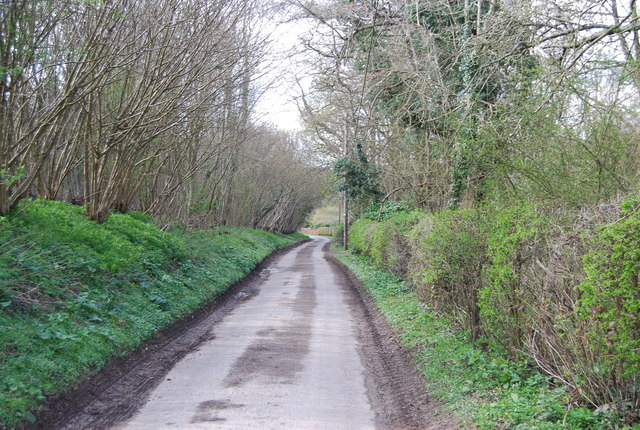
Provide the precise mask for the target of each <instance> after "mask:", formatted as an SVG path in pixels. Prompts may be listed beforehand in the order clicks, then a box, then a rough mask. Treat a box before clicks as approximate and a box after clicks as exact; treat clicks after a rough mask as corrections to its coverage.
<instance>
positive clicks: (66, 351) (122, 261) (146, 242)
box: [0, 200, 302, 428]
mask: <svg viewBox="0 0 640 430" xmlns="http://www.w3.org/2000/svg"><path fill="white" fill-rule="evenodd" d="M151 221H152V219H151V217H149V216H147V215H143V214H141V213H139V212H129V213H128V214H119V213H115V214H113V215H111V216H110V217H109V219H108V220H107V221H105V222H104V223H102V224H98V223H95V222H93V221H91V220H89V219H88V218H87V217H86V216H85V212H84V209H83V208H82V207H80V206H75V205H71V204H68V203H63V202H55V201H46V200H36V201H35V202H32V201H30V200H27V201H23V202H22V203H21V204H20V205H19V206H18V207H17V208H16V209H15V210H14V211H11V212H9V214H7V215H6V216H4V217H3V216H0V286H1V287H2V288H0V327H1V328H2V329H1V330H0V428H13V427H14V426H16V425H18V424H19V423H24V422H28V421H34V420H35V418H36V415H37V411H38V407H39V405H41V404H42V401H43V400H44V399H45V398H46V397H48V396H50V395H52V394H54V393H56V392H59V391H62V390H65V389H69V387H73V386H74V385H75V384H76V383H77V382H78V381H80V380H82V379H84V378H85V377H87V376H88V375H90V374H92V373H94V372H95V371H96V370H98V369H99V368H101V367H102V366H103V365H104V364H105V363H106V362H107V361H108V360H109V359H111V358H113V357H115V356H121V355H124V354H126V353H127V352H129V351H131V350H133V349H134V348H136V346H138V345H139V344H140V343H141V342H142V341H143V340H144V339H146V338H148V337H150V336H151V335H153V334H154V333H156V332H157V331H158V330H160V329H162V328H164V327H167V326H168V325H169V324H170V323H171V322H172V321H175V320H177V319H179V318H180V317H183V316H185V315H188V314H189V313H191V312H193V311H194V310H195V309H198V308H199V307H200V306H202V305H203V304H204V303H206V302H207V301H209V300H212V299H213V298H215V297H216V296H217V295H218V294H220V293H221V292H223V291H224V290H225V289H227V288H228V287H229V285H231V284H232V283H233V282H235V281H237V280H239V279H241V278H242V277H244V276H245V275H246V274H247V273H248V272H249V271H250V270H251V269H252V268H253V267H254V266H255V265H256V264H257V263H258V262H259V261H260V260H262V259H263V258H264V257H266V256H267V255H268V254H270V253H271V252H272V251H274V250H275V249H276V248H280V247H283V246H286V245H289V244H292V243H295V242H296V241H297V240H300V238H301V237H302V235H299V234H293V235H280V234H274V233H268V232H265V231H260V230H253V229H248V228H238V227H220V228H216V229H209V230H195V231H186V230H179V229H176V230H173V231H171V232H163V231H161V230H160V229H158V228H157V227H156V226H155V225H154V224H153V223H151Z"/></svg>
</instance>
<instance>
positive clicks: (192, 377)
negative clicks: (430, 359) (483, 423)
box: [38, 238, 459, 430]
mask: <svg viewBox="0 0 640 430" xmlns="http://www.w3.org/2000/svg"><path fill="white" fill-rule="evenodd" d="M328 245H329V240H328V239H324V238H314V239H313V240H312V241H309V242H307V243H304V244H301V245H298V246H294V247H292V248H290V249H288V250H283V251H279V252H278V253H276V254H274V255H273V256H271V257H269V258H268V259H267V260H266V261H265V262H264V263H263V264H262V266H261V271H260V269H259V270H258V271H256V272H255V273H254V274H253V275H252V276H249V277H248V278H247V279H246V280H245V281H243V282H241V283H240V284H238V285H237V286H235V287H234V288H232V289H231V290H230V292H229V293H228V294H226V295H225V296H224V297H221V298H220V299H219V300H218V303H217V304H216V305H215V307H213V308H211V309H208V308H207V309H203V311H202V312H200V313H199V315H194V316H193V318H192V320H191V321H190V322H186V323H185V325H184V327H183V326H180V325H179V326H178V327H175V328H173V329H172V330H170V331H169V332H168V333H165V334H162V333H161V334H160V336H159V337H157V338H154V339H151V340H150V341H149V342H147V343H146V344H145V345H143V346H142V347H141V348H140V349H139V350H138V351H136V353H135V354H132V356H131V357H130V358H128V359H127V360H126V364H120V365H118V366H116V367H115V368H114V369H111V371H110V372H107V373H108V374H107V375H106V376H105V378H104V380H103V379H101V378H98V379H97V381H98V382H97V383H96V384H95V385H94V386H90V387H89V388H88V389H87V388H86V387H85V388H81V389H80V390H78V391H77V393H78V395H76V396H72V397H71V398H70V399H68V401H67V403H66V404H68V405H69V408H68V409H67V410H66V412H65V410H64V409H63V408H61V407H59V408H58V409H57V410H58V411H59V412H57V413H58V418H57V419H56V421H50V422H49V425H48V426H47V425H46V423H44V424H45V427H38V429H42V428H46V429H47V430H78V429H91V430H101V429H116V430H157V429H260V430H263V429H296V430H302V429H331V430H335V429H349V430H361V429H378V430H407V429H422V430H426V429H429V430H435V429H439V430H440V429H453V428H459V427H456V426H455V423H454V421H450V419H449V416H448V414H446V413H442V412H441V411H440V410H439V409H440V408H439V407H438V404H437V403H436V402H434V401H432V400H431V399H430V398H429V397H428V396H427V395H426V393H425V391H424V387H423V382H422V380H421V378H420V376H419V375H418V373H417V371H416V369H415V365H414V364H413V363H412V361H411V358H410V354H409V353H408V351H406V350H404V349H403V348H401V347H400V346H399V344H398V341H397V339H396V336H395V335H394V333H393V331H392V330H391V329H390V327H389V326H388V325H387V323H386V322H385V320H384V318H383V317H381V316H380V315H379V314H378V312H377V309H376V308H375V305H374V304H373V302H372V300H371V298H370V296H369V295H368V294H367V293H365V292H363V290H362V286H361V285H360V284H359V282H358V281H357V279H356V278H355V277H354V275H353V274H352V273H351V272H350V271H349V270H348V269H347V268H346V267H345V266H344V265H342V264H341V263H339V262H338V261H337V260H336V259H335V258H334V257H333V256H332V255H331V253H330V252H329V250H328V248H329V246H328ZM258 273H259V275H258ZM452 423H454V424H452Z"/></svg>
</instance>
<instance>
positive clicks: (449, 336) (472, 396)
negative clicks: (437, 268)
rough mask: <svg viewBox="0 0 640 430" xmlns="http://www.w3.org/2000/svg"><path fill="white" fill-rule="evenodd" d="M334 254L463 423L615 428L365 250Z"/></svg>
mask: <svg viewBox="0 0 640 430" xmlns="http://www.w3.org/2000/svg"><path fill="white" fill-rule="evenodd" d="M335 253H336V256H337V257H338V258H339V259H340V260H341V261H342V262H343V263H345V264H346V265H347V266H349V268H351V270H353V271H354V273H355V274H356V276H357V277H358V278H359V279H360V280H361V281H362V283H363V285H364V286H365V288H367V289H368V291H369V292H370V293H371V294H372V296H373V297H374V299H375V301H376V304H377V305H378V307H379V308H380V310H381V311H382V313H383V314H384V315H385V317H386V318H387V320H388V321H389V323H390V324H391V325H392V326H394V327H395V328H396V329H398V330H399V332H400V333H401V337H402V342H403V344H404V345H405V346H406V347H409V348H415V351H417V353H416V356H415V358H416V360H417V363H418V365H419V366H420V369H421V371H422V373H423V375H424V378H425V381H426V383H427V386H428V390H429V392H430V393H432V394H434V395H436V396H438V397H439V398H441V399H442V400H443V401H445V403H446V404H447V405H448V407H450V408H451V409H452V410H454V411H455V413H456V414H458V415H460V416H463V417H465V420H466V421H465V422H464V425H465V427H469V428H473V427H475V428H480V429H548V430H551V429H576V430H577V429H592V430H596V429H598V430H600V429H601V430H605V429H613V428H619V427H620V425H619V423H617V422H616V421H615V420H614V418H613V417H612V416H611V415H610V414H609V413H608V412H607V411H606V410H604V409H603V410H600V411H595V412H594V411H592V410H589V409H586V408H581V407H573V408H571V407H568V406H569V405H571V403H572V399H571V398H570V396H569V395H568V393H567V392H566V390H565V388H564V387H562V386H560V385H556V384H554V381H552V380H551V379H550V378H548V377H545V376H543V375H541V374H540V373H538V372H536V371H535V370H533V369H532V368H531V367H530V366H528V365H527V363H525V362H514V361H509V360H507V359H505V358H504V357H503V356H501V355H499V354H496V353H492V352H488V351H486V350H483V349H480V348H476V347H474V346H473V345H472V344H470V343H469V342H468V333H464V332H460V331H457V330H454V329H452V324H451V322H450V321H447V319H446V318H444V317H442V316H438V314H437V313H435V312H434V311H433V310H431V309H429V307H428V306H427V305H425V304H424V303H422V302H421V301H420V298H419V297H418V295H417V294H416V293H415V291H414V290H413V289H412V288H409V287H408V286H406V285H405V283H404V281H402V280H401V279H400V278H398V277H397V276H395V275H393V274H390V273H388V272H384V271H382V270H380V269H378V268H376V267H375V266H374V265H373V264H372V263H371V262H370V261H369V260H368V259H367V258H366V257H363V256H361V255H354V254H350V253H347V252H343V251H336V252H335Z"/></svg>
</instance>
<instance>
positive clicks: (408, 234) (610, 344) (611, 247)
mask: <svg viewBox="0 0 640 430" xmlns="http://www.w3.org/2000/svg"><path fill="white" fill-rule="evenodd" d="M615 207H616V206H615V205H600V206H598V207H595V208H592V209H590V210H585V209H583V210H581V211H573V212H569V211H563V210H562V209H559V208H535V207H531V206H528V205H526V204H523V205H520V206H517V207H516V206H513V207H507V208H483V209H459V210H447V211H442V212H439V213H437V214H416V213H412V214H409V213H405V214H404V215H396V216H395V217H392V218H390V219H389V220H387V221H381V222H376V221H371V220H367V221H361V222H359V223H357V224H356V225H355V228H353V229H352V230H351V234H350V241H351V243H352V244H355V245H354V249H355V250H356V251H358V252H360V253H362V254H365V255H367V256H368V257H369V258H371V260H372V262H374V263H375V264H376V265H377V266H378V267H380V268H383V269H385V270H389V271H392V272H393V273H395V274H397V275H400V276H402V277H403V278H405V279H406V280H407V281H409V283H410V284H411V285H412V286H413V288H414V290H415V291H416V293H417V294H418V296H419V297H420V298H421V299H422V300H423V301H424V302H425V303H427V304H428V305H429V306H430V308H431V309H433V310H434V311H435V312H436V313H438V314H439V315H441V316H443V317H445V318H446V319H447V320H449V321H450V322H451V323H453V324H454V325H455V326H456V327H457V328H458V329H459V330H460V331H461V332H464V333H467V334H468V336H469V337H470V338H471V340H472V341H473V342H475V343H476V345H477V346H478V347H483V348H488V349H489V350H492V351H495V352H497V353H500V354H502V355H503V356H504V357H510V359H512V360H514V361H516V362H518V361H522V360H524V361H526V362H528V363H529V364H530V365H532V366H535V367H538V369H539V370H541V371H543V372H544V373H546V374H547V375H549V376H551V377H552V378H553V381H555V383H557V384H560V385H563V386H564V387H565V388H566V389H567V390H568V393H569V397H570V398H571V399H572V401H573V402H575V403H576V404H581V405H585V406H590V407H592V408H598V410H602V408H604V409H606V410H607V411H610V412H614V413H615V414H617V415H618V416H620V417H622V418H623V419H624V420H626V422H635V421H638V420H640V418H639V416H638V410H640V386H639V385H638V375H640V358H639V357H640V353H639V352H640V295H639V294H638V291H640V290H639V284H640V281H639V279H640V198H638V197H629V198H628V199H626V200H624V201H623V202H622V203H621V204H618V205H617V207H618V209H617V210H616V209H615ZM403 217H404V218H403ZM394 220H397V221H394ZM401 220H405V221H407V220H410V221H408V222H400V221H401ZM399 226H401V227H399ZM397 255H410V258H409V259H408V263H407V264H404V265H401V268H400V269H398V265H397ZM573 415H575V414H573ZM573 415H572V416H573Z"/></svg>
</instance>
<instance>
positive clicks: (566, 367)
mask: <svg viewBox="0 0 640 430" xmlns="http://www.w3.org/2000/svg"><path fill="white" fill-rule="evenodd" d="M296 3H302V5H301V6H300V7H299V8H298V9H297V12H298V14H299V16H300V17H302V18H303V19H305V20H307V21H309V22H312V23H313V26H311V28H312V29H313V30H311V31H310V32H309V34H308V35H306V36H307V37H306V38H305V46H307V47H308V48H309V49H308V50H307V51H306V52H309V53H311V52H313V53H314V54H316V55H315V56H314V57H311V56H309V58H306V59H305V60H306V61H307V62H308V61H310V59H314V61H315V63H314V65H315V69H314V70H315V71H316V72H317V73H316V74H315V75H314V81H313V84H312V86H311V89H310V90H308V91H306V92H304V93H302V94H301V98H302V99H303V101H304V103H303V106H302V107H303V108H304V109H303V110H302V112H303V117H304V119H305V125H306V133H307V134H308V136H309V140H310V141H311V142H313V144H314V149H315V151H316V152H317V153H318V154H319V157H318V158H321V159H326V160H330V161H331V163H332V165H333V170H334V173H335V175H336V179H337V181H338V186H337V187H336V189H337V191H340V192H341V195H342V196H344V198H345V199H346V200H347V203H348V205H345V206H348V208H349V210H350V214H344V215H343V217H344V218H345V219H346V220H347V222H346V223H345V224H347V226H348V227H351V230H349V231H350V234H349V235H348V239H349V240H348V242H347V243H345V244H343V245H344V246H345V247H349V248H351V249H353V250H355V251H356V252H358V253H360V254H362V255H365V256H367V257H368V258H369V259H370V261H371V262H372V263H373V264H374V265H375V266H376V267H378V268H381V269H384V270H387V271H391V272H392V273H394V274H396V275H397V276H399V277H401V278H402V279H404V280H405V281H406V282H407V285H408V286H409V287H410V288H411V290H412V291H413V292H414V293H415V295H416V297H417V299H419V300H420V302H421V303H423V304H424V307H426V308H428V310H429V312H430V313H431V315H433V316H438V318H443V320H446V322H447V324H448V326H449V327H450V331H451V333H452V336H453V337H455V338H456V339H466V342H468V345H467V346H464V348H463V347H462V346H460V347H459V348H462V349H463V350H465V351H470V352H465V353H464V354H467V355H469V357H468V358H464V359H462V358H461V359H460V360H458V361H460V362H463V361H465V360H466V361H468V362H474V363H476V364H475V365H476V366H477V367H487V366H494V364H491V363H494V362H495V363H504V366H506V368H507V370H506V373H507V374H510V373H512V370H511V369H523V370H526V372H525V373H524V374H521V372H520V370H517V371H515V370H514V372H515V373H514V374H517V375H521V376H519V378H521V380H522V381H525V380H526V381H531V377H530V376H526V377H525V376H522V375H530V374H528V373H527V372H530V371H531V372H540V374H541V375H543V376H540V378H541V379H540V382H539V383H537V384H534V385H533V387H536V388H531V389H532V390H534V391H535V390H537V387H539V386H544V385H549V386H550V387H552V390H551V391H546V393H547V394H546V395H548V398H549V399H552V398H556V399H558V402H557V403H558V404H563V407H564V408H565V410H566V411H567V412H566V414H565V415H563V418H562V419H559V418H558V415H554V417H553V418H552V419H551V418H550V421H548V422H549V423H552V424H548V425H547V428H558V427H559V428H562V426H566V427H570V426H574V427H575V428H579V426H580V425H582V426H584V428H590V427H589V426H590V425H592V426H595V427H594V428H597V426H598V425H601V426H604V427H605V428H606V426H608V425H610V426H615V425H618V424H615V422H614V423H608V422H607V421H606V419H605V421H601V420H600V417H607V416H609V417H612V419H614V420H617V421H616V422H618V423H620V425H637V424H638V423H640V358H639V357H640V316H639V315H640V295H639V291H640V290H639V288H640V287H639V285H640V281H639V279H640V236H639V235H638V229H639V227H640V214H639V213H640V200H639V199H638V197H637V196H638V195H640V186H639V184H640V181H639V178H640V176H639V172H640V146H639V144H638V143H639V142H640V133H639V130H640V128H639V127H638V118H639V117H640V104H639V103H638V100H640V98H639V96H640V79H639V77H640V58H639V57H638V55H639V53H640V44H639V42H638V41H639V40H640V25H639V24H638V22H639V21H638V17H639V16H640V15H639V13H640V9H639V8H640V5H639V4H638V2H636V1H634V0H615V1H614V0H576V1H561V2H557V1H552V0H535V1H534V0H522V1H518V2H508V1H503V0H447V1H444V0H415V1H413V0H412V1H407V0H388V1H384V2H380V1H378V0H357V1H349V2H345V1H341V0H332V1H327V2H308V3H307V2H296ZM343 212H344V211H343ZM336 230H338V231H339V229H336ZM343 230H344V229H343ZM338 237H339V236H338ZM338 240H339V241H341V239H338ZM398 306H401V304H399V305H398ZM406 311H407V312H411V311H410V310H409V309H407V310H406ZM424 323H425V324H428V321H425V322H424ZM455 348H458V347H455ZM453 355H454V356H455V354H453ZM509 363H510V364H509ZM495 366H498V367H499V366H502V364H500V365H497V364H496V365H495ZM494 370H495V369H493V370H492V369H489V370H488V371H487V376H486V378H484V379H483V378H480V377H475V376H474V377H468V378H467V379H466V381H470V382H469V383H468V384H467V385H468V390H469V393H474V392H476V390H483V389H484V388H483V387H485V386H486V385H487V384H492V383H493V382H491V381H492V380H493V379H492V378H493V376H492V372H493V371H494ZM444 374H445V375H447V374H448V373H446V372H444ZM454 376H455V375H454ZM452 378H453V380H454V381H455V380H457V379H455V378H454V377H452ZM501 378H503V377H502V376H499V377H497V379H501ZM507 378H508V377H507V376H504V379H507ZM521 383H522V384H524V383H525V382H521ZM519 384H520V383H519ZM503 390H504V388H503ZM507 391H509V390H507ZM558 393H561V394H558ZM467 397H473V394H468V396H467ZM505 398H506V401H509V402H511V404H510V406H509V407H510V408H512V409H513V410H511V411H509V410H505V412H508V413H509V414H514V413H517V414H520V413H522V415H523V416H524V415H527V414H528V413H531V415H533V416H538V415H537V414H536V413H533V411H532V410H529V411H527V410H523V409H521V406H523V405H524V404H530V405H533V404H536V402H537V400H531V399H530V397H528V396H527V395H525V393H523V392H520V391H517V392H514V396H513V397H512V396H510V395H509V396H507V397H505ZM543 398H544V396H543ZM485 399H486V396H485ZM509 399H511V400H509ZM521 399H529V400H521ZM544 401H545V402H546V400H544ZM550 401H551V400H550ZM491 402H493V401H492V400H489V403H491ZM551 402H552V403H554V402H555V400H553V401H551ZM521 403H522V404H521ZM554 404H555V403H554ZM507 409H508V408H507ZM517 411H521V412H517ZM522 411H524V412H522ZM554 414H555V413H554ZM581 414H582V415H584V417H585V418H584V422H583V423H582V424H575V423H577V422H578V421H576V420H577V417H578V415H581ZM512 416H513V415H512ZM564 417H566V420H565V418H564ZM494 418H495V419H494V420H493V425H494V426H496V427H498V428H535V427H528V426H535V425H537V424H535V425H534V424H525V423H524V421H522V423H520V424H519V423H518V421H517V420H516V419H515V418H511V419H510V420H506V418H504V417H498V416H496V417H494ZM500 419H502V420H504V423H502V422H501V421H500ZM593 420H595V421H597V422H598V423H601V424H595V421H594V424H589V422H590V421H593ZM572 422H573V424H572ZM518 426H520V427H518ZM553 426H556V427H553ZM576 426H577V427H576Z"/></svg>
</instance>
